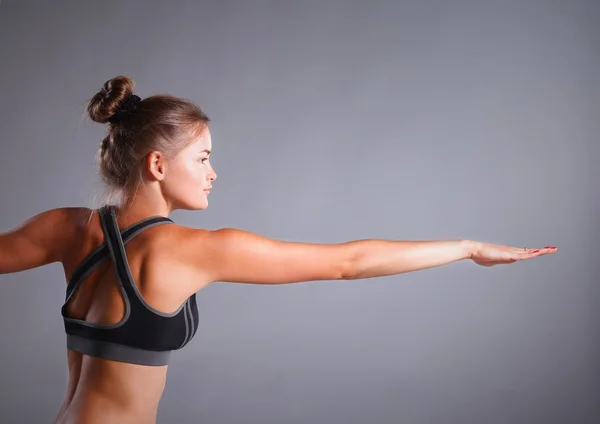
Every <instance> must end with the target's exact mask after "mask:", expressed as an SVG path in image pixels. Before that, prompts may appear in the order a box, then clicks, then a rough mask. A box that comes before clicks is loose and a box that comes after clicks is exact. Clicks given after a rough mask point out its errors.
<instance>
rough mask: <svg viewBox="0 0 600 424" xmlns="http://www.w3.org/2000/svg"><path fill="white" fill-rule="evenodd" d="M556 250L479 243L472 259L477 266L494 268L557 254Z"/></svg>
mask: <svg viewBox="0 0 600 424" xmlns="http://www.w3.org/2000/svg"><path fill="white" fill-rule="evenodd" d="M556 250H557V249H556V246H545V247H544V248H541V249H524V248H518V247H511V246H502V245H498V244H489V243H478V245H477V247H476V248H475V250H474V252H473V254H472V255H471V258H470V259H471V260H472V261H473V262H475V263H476V264H477V265H481V266H493V265H499V264H511V263H513V262H516V261H521V260H524V259H532V258H537V257H538V256H543V255H548V254H552V253H556Z"/></svg>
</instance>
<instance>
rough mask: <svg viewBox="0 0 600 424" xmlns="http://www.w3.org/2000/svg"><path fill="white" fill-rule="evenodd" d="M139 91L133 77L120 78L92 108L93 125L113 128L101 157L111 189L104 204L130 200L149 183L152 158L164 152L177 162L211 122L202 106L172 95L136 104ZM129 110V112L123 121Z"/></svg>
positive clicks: (97, 97) (95, 98)
mask: <svg viewBox="0 0 600 424" xmlns="http://www.w3.org/2000/svg"><path fill="white" fill-rule="evenodd" d="M134 88H135V84H134V82H133V80H132V79H131V78H129V77H126V76H122V75H121V76H117V77H115V78H112V79H111V80H109V81H107V82H105V83H104V85H103V86H102V89H101V90H100V91H99V92H98V93H96V94H95V95H94V96H93V97H92V98H91V99H90V100H89V102H88V105H87V111H88V113H89V116H90V118H91V119H92V120H93V121H95V122H99V123H102V124H105V123H108V134H107V135H106V137H105V138H104V139H103V140H102V142H101V144H100V149H99V151H98V154H97V156H96V161H97V164H98V167H99V169H100V176H101V178H102V181H103V182H104V183H105V185H106V187H105V189H106V192H105V196H104V203H108V200H109V199H111V198H113V197H114V196H117V197H119V198H120V201H128V200H130V199H131V198H132V197H133V196H135V192H136V191H137V189H138V187H139V185H140V184H141V183H142V181H143V180H142V167H143V166H144V165H145V161H144V159H145V157H146V156H147V155H148V153H150V152H152V151H159V152H161V153H162V154H163V155H165V157H166V158H171V157H173V156H175V155H176V154H177V153H179V152H180V151H181V150H182V149H184V148H185V147H186V146H187V145H188V144H190V143H191V142H192V141H193V140H194V139H195V138H196V137H198V136H199V135H200V134H201V133H202V131H204V129H205V128H206V127H207V126H208V123H209V122H210V119H209V118H208V116H206V114H205V113H204V112H203V111H202V110H201V109H200V108H199V107H198V106H197V105H195V104H194V103H192V102H191V101H189V100H187V99H182V98H179V97H175V96H172V95H170V94H158V95H154V96H150V97H146V98H144V99H142V100H138V102H137V103H136V102H135V100H134V101H133V102H132V98H131V96H132V95H134ZM128 99H129V101H127V100H128ZM133 99H135V97H134V98H133ZM132 104H133V106H132ZM123 109H127V110H128V112H127V113H125V116H122V117H121V115H122V114H123ZM118 111H120V112H119V114H117V117H118V118H119V119H116V118H115V116H114V115H115V113H117V112H118ZM111 117H112V118H111Z"/></svg>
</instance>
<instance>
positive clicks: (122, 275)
mask: <svg viewBox="0 0 600 424" xmlns="http://www.w3.org/2000/svg"><path fill="white" fill-rule="evenodd" d="M99 213H100V220H101V222H102V230H103V232H104V240H105V242H104V243H103V244H102V245H101V246H100V247H98V248H97V249H96V250H94V251H93V252H92V253H90V254H89V255H88V256H87V257H86V258H85V259H84V260H83V261H82V262H81V264H79V265H78V266H77V268H76V269H75V271H74V272H73V274H72V276H71V279H70V280H69V283H68V285H67V296H66V300H65V303H64V305H63V306H62V309H61V314H62V316H63V320H64V324H65V331H66V333H67V348H69V349H72V350H75V351H77V352H81V353H83V354H86V355H90V356H95V357H100V358H105V359H112V360H114V361H120V362H129V363H135V364H142V365H154V366H159V365H167V363H168V361H169V354H170V352H171V351H172V350H176V349H181V348H182V347H183V346H185V345H186V344H187V343H189V341H190V340H191V339H192V337H194V335H195V334H196V330H197V329H198V309H197V304H196V294H195V293H194V294H193V295H192V296H190V297H189V298H188V299H187V300H186V301H185V302H184V303H183V305H181V306H180V307H179V309H177V311H175V312H173V313H171V314H166V313H163V312H160V311H158V310H156V309H154V308H152V307H151V306H150V305H148V304H147V303H146V301H145V300H144V298H143V297H142V295H141V294H140V292H139V290H138V288H137V287H136V285H135V282H134V281H133V278H132V276H131V270H130V269H129V263H128V262H127V257H126V255H125V243H127V242H128V241H129V240H131V239H132V238H133V237H135V236H136V235H138V234H139V233H141V232H142V231H144V230H145V229H147V228H150V227H153V226H155V225H160V224H166V223H173V221H172V220H171V219H169V218H166V217H163V216H153V217H149V218H146V219H144V220H142V221H139V222H137V223H136V224H133V225H131V226H129V227H127V228H125V229H124V230H123V231H122V232H120V231H119V227H118V225H117V219H116V216H115V212H114V210H113V208H112V206H109V205H106V206H104V207H102V208H100V209H99ZM108 254H110V258H111V260H112V263H113V265H114V266H115V269H116V271H117V277H118V281H119V287H120V289H121V293H122V294H123V298H124V300H125V315H124V317H123V319H122V320H121V321H120V322H118V323H116V324H110V325H107V324H95V323H90V322H87V321H84V320H80V319H75V318H69V317H68V316H67V315H66V308H67V302H68V301H69V299H70V298H71V297H72V296H73V294H74V293H75V292H76V291H77V289H78V288H79V286H80V284H81V282H82V281H83V280H84V279H85V278H86V277H87V276H88V275H89V274H90V273H91V272H92V271H93V270H94V269H95V268H96V267H97V266H98V265H99V264H100V262H101V260H102V259H104V257H106V255H108Z"/></svg>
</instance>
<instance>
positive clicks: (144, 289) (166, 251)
mask: <svg viewBox="0 0 600 424" xmlns="http://www.w3.org/2000/svg"><path fill="white" fill-rule="evenodd" d="M90 214H91V215H90ZM131 224H134V222H120V220H119V222H118V226H119V229H120V230H121V231H122V230H123V228H125V227H128V226H129V225H131ZM188 230H190V229H188V228H186V227H181V226H178V225H175V224H169V225H159V226H156V227H153V228H149V229H147V230H145V231H144V232H142V233H140V234H139V235H137V236H136V237H135V238H133V239H132V240H130V241H129V242H128V243H127V244H126V245H125V255H126V258H127V261H128V263H129V267H130V269H131V275H132V277H133V281H134V282H135V284H136V286H137V288H138V290H139V292H140V294H141V295H142V296H143V299H144V300H145V301H146V303H148V304H149V305H150V306H151V307H152V308H154V309H156V310H158V311H160V312H163V313H172V312H174V311H176V310H177V309H178V308H179V307H180V306H181V305H182V303H183V302H185V300H186V299H187V298H188V297H189V296H190V295H191V294H193V293H194V292H195V291H196V290H197V288H198V285H199V279H202V278H203V277H202V275H201V273H199V272H198V270H197V268H196V267H194V266H190V265H189V263H187V262H186V259H185V255H182V254H181V252H180V250H181V248H182V247H181V246H182V245H183V244H182V243H181V240H182V239H183V238H185V237H186V234H188V233H189V231H188ZM72 231H73V237H72V239H73V240H74V242H73V245H72V246H70V249H69V250H68V253H67V255H66V256H65V258H64V260H63V266H64V269H65V274H66V276H67V277H68V278H67V281H68V280H69V277H70V276H71V275H72V273H73V271H74V270H75V269H76V268H77V267H78V266H79V265H80V264H81V262H82V261H83V260H84V259H85V258H86V257H87V256H88V255H89V254H90V253H91V252H93V251H94V250H95V249H96V248H98V247H99V246H101V245H102V244H103V243H104V234H103V231H102V227H101V223H100V219H99V216H98V213H97V211H90V210H87V209H83V208H82V209H81V211H80V212H79V213H78V214H77V218H76V219H75V220H74V222H73V229H72ZM195 231H196V232H197V231H198V230H195ZM207 283H208V282H207ZM200 285H201V284H200ZM124 314H125V301H124V299H123V295H122V292H121V290H120V289H119V280H118V278H117V273H116V271H115V267H114V265H113V263H112V261H111V259H110V257H108V256H107V257H105V258H104V259H102V260H101V262H100V263H99V265H98V266H97V267H95V268H94V269H93V270H92V271H91V273H90V274H89V275H87V276H86V277H85V279H84V280H83V281H82V282H81V284H80V285H79V287H78V289H77V291H76V292H75V293H74V295H73V296H72V297H71V298H70V299H69V301H68V302H67V304H66V315H67V316H68V317H70V318H76V319H81V320H85V321H86V322H89V323H94V324H104V325H106V324H109V325H110V324H115V323H117V322H119V321H121V319H122V318H123V317H124ZM67 358H68V365H69V383H68V389H67V394H66V397H65V400H64V402H63V405H62V407H61V409H60V412H59V414H58V416H57V418H56V420H55V424H58V423H61V424H70V423H83V422H85V423H91V424H94V423H96V422H98V423H111V422H118V423H122V424H126V423H129V422H131V423H154V422H155V420H156V413H157V409H158V404H159V401H160V398H161V395H162V392H163V390H164V387H165V383H166V374H167V366H166V365H165V366H146V365H137V364H131V363H125V362H117V361H112V360H107V359H102V358H96V357H91V356H87V355H83V354H81V353H79V352H76V351H73V350H67Z"/></svg>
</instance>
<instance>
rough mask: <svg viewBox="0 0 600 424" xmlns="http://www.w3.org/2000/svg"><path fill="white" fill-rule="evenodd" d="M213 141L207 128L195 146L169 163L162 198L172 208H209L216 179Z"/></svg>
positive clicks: (197, 139)
mask: <svg viewBox="0 0 600 424" xmlns="http://www.w3.org/2000/svg"><path fill="white" fill-rule="evenodd" d="M211 150H212V139H211V136H210V131H209V129H208V127H206V128H205V130H204V131H202V134H200V136H198V137H197V138H196V139H195V140H194V141H193V142H192V143H190V144H189V145H188V146H187V147H186V148H185V149H183V150H182V151H180V152H179V153H178V154H177V155H176V156H175V157H173V158H171V159H170V160H169V161H167V172H166V174H165V179H164V180H163V184H162V186H163V195H164V196H165V197H166V198H167V199H168V200H169V201H170V202H171V203H172V208H173V209H187V210H196V209H206V208H207V207H208V194H209V191H208V190H209V189H210V188H211V187H212V182H213V181H214V180H215V179H216V178H217V174H216V173H215V170H214V169H213V168H212V166H211V164H210V160H209V156H210V152H211Z"/></svg>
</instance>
